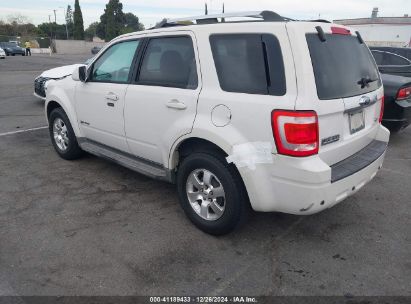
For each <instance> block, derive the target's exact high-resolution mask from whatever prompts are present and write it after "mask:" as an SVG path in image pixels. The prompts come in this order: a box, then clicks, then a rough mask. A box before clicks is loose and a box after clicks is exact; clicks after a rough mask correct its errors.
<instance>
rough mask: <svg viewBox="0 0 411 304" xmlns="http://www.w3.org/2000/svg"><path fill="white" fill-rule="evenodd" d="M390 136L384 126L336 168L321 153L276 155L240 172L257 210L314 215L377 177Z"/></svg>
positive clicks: (241, 169)
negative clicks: (325, 161)
mask: <svg viewBox="0 0 411 304" xmlns="http://www.w3.org/2000/svg"><path fill="white" fill-rule="evenodd" d="M388 138H389V131H388V130H387V129H385V128H384V127H380V129H379V134H378V136H377V138H376V140H375V141H374V142H372V143H371V144H370V145H368V146H367V147H365V148H364V149H363V150H361V151H359V152H358V153H356V154H354V155H353V156H351V157H349V158H348V159H346V160H344V161H342V162H340V163H338V164H336V165H333V166H332V167H330V166H328V165H327V164H326V163H324V162H323V161H322V160H321V159H320V157H319V156H313V157H308V158H292V157H286V156H280V155H274V156H273V164H261V165H257V168H256V169H255V170H250V169H247V168H240V169H239V171H240V174H241V175H242V177H243V180H244V183H245V185H246V188H247V191H248V194H249V197H250V202H251V205H252V207H253V209H254V210H256V211H263V212H271V211H276V212H284V213H291V214H301V215H308V214H313V213H317V212H320V211H322V210H324V209H327V208H330V207H332V206H334V205H335V204H337V203H339V202H341V201H343V200H344V199H346V198H347V197H349V196H351V195H353V194H354V193H356V192H357V191H358V190H359V189H361V188H362V187H363V186H364V185H366V184H367V183H368V182H369V181H370V180H372V179H373V178H374V177H375V175H376V174H377V172H378V170H379V169H380V168H381V167H382V163H383V160H384V156H385V151H386V147H387V143H388ZM369 155H372V156H370V157H368V156H369Z"/></svg>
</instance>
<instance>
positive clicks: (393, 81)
mask: <svg viewBox="0 0 411 304" xmlns="http://www.w3.org/2000/svg"><path fill="white" fill-rule="evenodd" d="M381 78H382V82H383V84H384V116H383V119H382V123H383V125H384V126H386V127H387V128H388V129H390V131H392V132H397V131H399V130H401V129H403V128H405V127H407V126H408V125H409V124H410V123H411V78H408V77H402V76H396V75H389V74H381Z"/></svg>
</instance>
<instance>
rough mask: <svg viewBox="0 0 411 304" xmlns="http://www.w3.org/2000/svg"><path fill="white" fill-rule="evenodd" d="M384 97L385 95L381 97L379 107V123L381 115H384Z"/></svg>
mask: <svg viewBox="0 0 411 304" xmlns="http://www.w3.org/2000/svg"><path fill="white" fill-rule="evenodd" d="M384 99H385V97H384V96H383V97H382V98H381V109H380V118H379V119H378V121H379V122H380V123H381V122H382V117H383V116H384Z"/></svg>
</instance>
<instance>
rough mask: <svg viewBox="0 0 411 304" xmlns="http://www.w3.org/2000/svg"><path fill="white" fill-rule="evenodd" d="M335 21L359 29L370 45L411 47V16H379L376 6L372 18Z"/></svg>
mask: <svg viewBox="0 0 411 304" xmlns="http://www.w3.org/2000/svg"><path fill="white" fill-rule="evenodd" d="M334 23H337V24H342V25H346V26H349V27H352V28H354V29H356V30H358V31H359V32H360V33H361V36H362V37H363V39H364V40H365V41H366V42H367V44H368V45H370V46H395V47H411V17H409V16H408V14H407V15H404V16H403V17H378V8H374V9H373V11H372V14H371V18H357V19H341V20H334Z"/></svg>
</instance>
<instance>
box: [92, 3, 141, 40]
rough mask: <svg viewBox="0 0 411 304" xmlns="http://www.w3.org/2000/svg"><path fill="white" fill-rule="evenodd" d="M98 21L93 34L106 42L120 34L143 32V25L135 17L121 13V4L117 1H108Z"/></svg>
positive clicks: (131, 14)
mask: <svg viewBox="0 0 411 304" xmlns="http://www.w3.org/2000/svg"><path fill="white" fill-rule="evenodd" d="M100 21H101V22H100V24H98V26H97V28H96V31H95V33H96V35H97V36H98V37H99V38H101V39H104V40H106V41H110V40H111V39H113V38H115V37H117V36H118V35H121V34H125V33H130V32H135V31H141V30H144V25H143V24H142V23H140V22H139V19H138V17H137V16H136V15H134V14H133V13H126V14H124V13H123V4H122V3H121V2H120V1H119V0H109V2H108V3H107V5H106V8H105V10H104V14H103V15H101V16H100Z"/></svg>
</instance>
